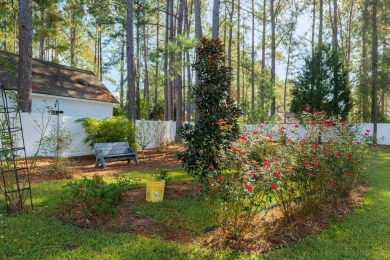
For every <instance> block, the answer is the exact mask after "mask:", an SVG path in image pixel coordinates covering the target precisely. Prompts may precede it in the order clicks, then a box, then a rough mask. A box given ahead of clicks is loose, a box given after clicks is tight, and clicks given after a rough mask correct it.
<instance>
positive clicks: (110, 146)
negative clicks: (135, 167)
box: [93, 142, 138, 169]
mask: <svg viewBox="0 0 390 260" xmlns="http://www.w3.org/2000/svg"><path fill="white" fill-rule="evenodd" d="M93 148H94V150H95V155H96V161H95V167H98V166H99V165H102V167H103V169H105V168H106V162H114V161H127V163H130V161H131V160H134V162H135V163H136V164H138V159H137V154H136V153H135V151H134V148H132V147H129V144H128V143H127V142H113V143H95V144H93Z"/></svg>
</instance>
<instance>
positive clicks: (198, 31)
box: [194, 0, 202, 40]
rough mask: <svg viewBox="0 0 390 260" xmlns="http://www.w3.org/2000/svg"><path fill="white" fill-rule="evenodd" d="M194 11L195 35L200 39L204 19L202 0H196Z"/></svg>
mask: <svg viewBox="0 0 390 260" xmlns="http://www.w3.org/2000/svg"><path fill="white" fill-rule="evenodd" d="M194 13H195V37H196V38H197V39H199V40H201V39H202V21H201V16H200V14H201V12H200V0H194Z"/></svg>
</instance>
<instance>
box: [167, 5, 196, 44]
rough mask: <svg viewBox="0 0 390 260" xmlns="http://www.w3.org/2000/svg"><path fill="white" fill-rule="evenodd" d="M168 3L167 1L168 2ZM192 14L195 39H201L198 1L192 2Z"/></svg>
mask: <svg viewBox="0 0 390 260" xmlns="http://www.w3.org/2000/svg"><path fill="white" fill-rule="evenodd" d="M168 1H169V0H168ZM194 14H195V37H196V38H197V39H199V40H201V39H202V20H201V16H200V14H201V12H200V0H194Z"/></svg>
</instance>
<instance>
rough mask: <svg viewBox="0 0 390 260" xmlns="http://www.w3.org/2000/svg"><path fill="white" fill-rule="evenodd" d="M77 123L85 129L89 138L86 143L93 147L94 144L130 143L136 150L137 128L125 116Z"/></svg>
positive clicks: (85, 140) (83, 120) (86, 119)
mask: <svg viewBox="0 0 390 260" xmlns="http://www.w3.org/2000/svg"><path fill="white" fill-rule="evenodd" d="M77 122H79V123H81V124H82V125H83V127H84V130H85V133H86V135H87V137H86V138H85V139H84V143H86V144H89V145H90V146H91V147H92V146H93V144H94V143H110V142H128V143H129V145H130V146H131V147H134V148H136V147H137V144H136V142H135V126H134V124H133V123H132V122H131V121H129V120H128V119H127V118H126V117H124V116H114V117H110V118H107V119H104V120H99V119H95V118H82V119H78V120H77Z"/></svg>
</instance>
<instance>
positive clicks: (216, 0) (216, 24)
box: [212, 0, 221, 40]
mask: <svg viewBox="0 0 390 260" xmlns="http://www.w3.org/2000/svg"><path fill="white" fill-rule="evenodd" d="M220 5H221V0H214V6H213V25H212V39H213V40H217V39H218V37H219V7H220Z"/></svg>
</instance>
